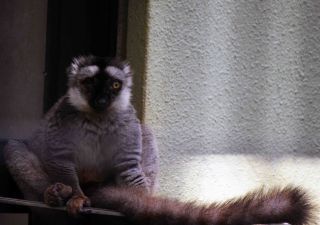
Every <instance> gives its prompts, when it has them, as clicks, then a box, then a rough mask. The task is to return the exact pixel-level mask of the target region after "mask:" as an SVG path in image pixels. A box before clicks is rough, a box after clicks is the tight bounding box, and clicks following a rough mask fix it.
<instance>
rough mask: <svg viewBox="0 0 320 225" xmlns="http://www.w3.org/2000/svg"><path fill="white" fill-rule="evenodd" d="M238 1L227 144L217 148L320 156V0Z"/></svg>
mask: <svg viewBox="0 0 320 225" xmlns="http://www.w3.org/2000/svg"><path fill="white" fill-rule="evenodd" d="M230 7H231V8H232V9H231V11H232V12H231V13H230V14H229V15H230V18H231V20H230V21H231V22H230V26H231V28H230V29H231V34H232V35H231V36H232V37H231V38H230V40H229V41H230V42H231V43H230V45H228V49H227V51H228V52H229V56H228V57H229V60H230V64H229V71H228V72H229V73H230V74H229V76H230V77H231V79H230V80H229V81H228V82H227V83H226V87H225V90H226V93H227V94H228V95H229V96H228V98H227V102H226V103H225V106H224V107H226V108H227V113H228V114H229V117H228V118H227V119H226V120H224V121H222V123H225V124H224V125H225V126H226V127H227V128H226V129H227V132H226V135H225V140H224V142H225V145H222V149H213V150H212V151H211V153H213V154H259V155H261V156H262V157H263V156H266V157H268V158H270V157H271V158H276V157H279V156H285V155H288V154H292V155H303V156H310V157H313V156H320V68H319V67H318V65H320V54H319V52H320V45H319V43H320V29H319V27H320V17H319V16H318V12H319V11H320V2H319V1H317V0H313V1H303V2H301V1H291V2H290V1H286V2H270V1H257V2H245V1H237V2H234V3H233V4H232V6H230ZM220 122H221V121H220ZM218 123H219V121H218ZM211 125H212V124H211ZM215 125H217V124H215ZM206 129H207V127H204V129H203V130H202V132H203V133H205V130H206ZM213 138H215V137H213ZM191 154H195V155H199V154H208V151H207V150H205V151H203V152H202V150H201V149H199V148H198V149H197V151H196V152H195V151H192V152H191Z"/></svg>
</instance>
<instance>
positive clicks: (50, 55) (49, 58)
mask: <svg viewBox="0 0 320 225" xmlns="http://www.w3.org/2000/svg"><path fill="white" fill-rule="evenodd" d="M60 6H61V1H60V0H48V6H47V34H46V53H45V57H46V58H45V72H44V76H45V77H44V94H43V111H44V112H46V111H47V110H48V109H49V108H50V107H51V102H52V101H53V99H54V98H55V97H56V96H55V94H54V93H56V92H55V91H54V89H55V87H56V85H53V84H56V83H57V79H58V68H59V54H58V53H59V49H60V42H59V41H57V40H59V39H60V38H59V37H60V22H61V21H60V18H61V7H60ZM53 24H54V25H53ZM55 75H56V76H55Z"/></svg>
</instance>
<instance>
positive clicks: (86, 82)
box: [81, 77, 97, 87]
mask: <svg viewBox="0 0 320 225" xmlns="http://www.w3.org/2000/svg"><path fill="white" fill-rule="evenodd" d="M96 83H97V78H96V77H88V78H85V79H84V80H82V81H81V84H82V85H84V86H86V87H91V86H94V85H95V84H96Z"/></svg>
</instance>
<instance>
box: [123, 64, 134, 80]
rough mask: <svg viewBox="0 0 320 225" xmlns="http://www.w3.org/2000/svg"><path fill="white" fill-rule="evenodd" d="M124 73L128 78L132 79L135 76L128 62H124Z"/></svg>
mask: <svg viewBox="0 0 320 225" xmlns="http://www.w3.org/2000/svg"><path fill="white" fill-rule="evenodd" d="M122 71H123V72H124V73H125V74H126V77H132V75H133V72H132V69H131V66H130V64H129V62H127V61H124V62H123V67H122Z"/></svg>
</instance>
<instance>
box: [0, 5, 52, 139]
mask: <svg viewBox="0 0 320 225" xmlns="http://www.w3.org/2000/svg"><path fill="white" fill-rule="evenodd" d="M46 7H47V1H42V0H28V1H22V0H11V1H8V0H6V1H1V13H0V36H1V37H0V49H1V54H0V102H1V110H0V137H1V138H9V137H10V138H23V137H26V136H28V135H29V134H30V131H31V130H33V128H34V126H35V125H36V124H38V122H39V119H40V117H41V116H42V101H43V80H44V75H43V72H44V59H45V38H46V36H45V33H46V22H47V19H46V11H47V10H46Z"/></svg>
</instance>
